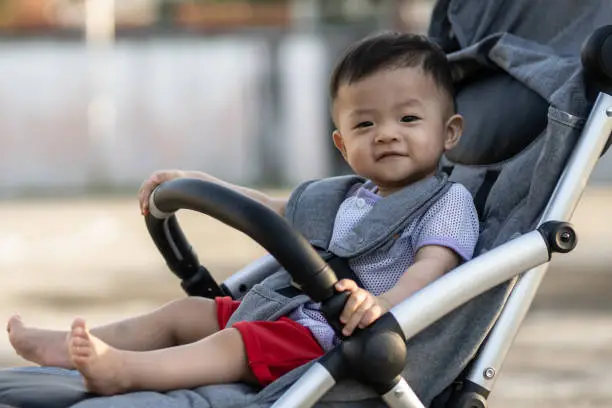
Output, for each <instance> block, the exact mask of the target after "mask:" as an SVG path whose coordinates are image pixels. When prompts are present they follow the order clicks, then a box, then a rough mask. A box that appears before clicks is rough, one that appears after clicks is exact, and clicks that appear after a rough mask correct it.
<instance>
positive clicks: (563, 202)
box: [467, 94, 612, 391]
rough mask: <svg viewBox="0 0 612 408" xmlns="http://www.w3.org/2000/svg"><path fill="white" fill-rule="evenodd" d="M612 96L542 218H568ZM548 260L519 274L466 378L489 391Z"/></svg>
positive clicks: (599, 146) (598, 147) (605, 131)
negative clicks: (519, 276) (521, 274)
mask: <svg viewBox="0 0 612 408" xmlns="http://www.w3.org/2000/svg"><path fill="white" fill-rule="evenodd" d="M610 109H612V96H610V95H606V94H600V95H599V97H598V98H597V101H596V102H595V105H594V106H593V110H592V111H591V115H590V116H589V119H588V120H587V123H586V124H585V128H584V131H583V133H582V136H581V138H580V140H579V141H578V144H577V146H576V148H575V149H574V151H573V153H572V155H571V157H570V159H569V161H568V164H567V166H566V168H565V170H564V172H563V174H562V175H561V177H560V179H559V183H558V184H557V188H556V189H555V191H554V193H553V195H552V197H551V199H550V201H549V205H548V206H547V208H546V209H545V210H544V213H543V214H542V219H541V222H542V223H544V222H546V221H569V220H570V219H571V217H572V214H573V213H574V210H575V209H576V206H577V205H578V202H579V200H580V198H581V196H582V193H583V192H584V189H585V187H586V185H587V182H588V179H589V176H590V175H591V173H592V172H593V169H594V168H595V165H596V163H597V160H598V159H599V157H600V155H601V152H602V150H603V148H604V146H605V144H606V141H607V140H608V137H610V134H611V133H612V117H611V116H612V115H610V114H609V113H608V112H609V111H610ZM548 267H549V264H545V265H541V266H539V267H537V268H534V269H532V270H530V271H528V272H527V273H525V275H523V276H522V277H521V279H520V280H519V281H518V283H517V284H516V286H515V287H514V290H513V291H512V294H511V295H510V297H509V299H508V301H507V302H506V305H505V306H504V310H503V312H502V314H501V316H500V317H499V319H498V320H497V322H496V323H495V326H494V327H493V330H492V331H491V333H490V335H489V337H488V339H487V342H486V344H485V345H484V346H483V348H482V350H481V351H480V354H479V356H478V358H477V360H476V361H475V362H474V365H473V367H472V369H471V371H470V373H469V374H468V376H467V379H468V380H469V381H471V382H473V383H476V384H478V385H480V386H481V387H483V388H485V389H487V390H488V391H491V390H492V389H493V386H494V385H495V381H496V380H497V377H498V375H497V374H498V373H499V371H500V369H501V366H502V364H503V362H504V359H505V358H506V355H507V354H508V351H509V350H510V347H511V346H512V343H513V342H514V339H515V338H516V335H517V334H518V331H519V329H520V327H521V325H522V323H523V320H524V319H525V316H526V315H527V312H528V311H529V307H530V306H531V303H532V301H533V299H534V297H535V295H536V292H537V290H538V288H539V286H540V283H541V282H542V279H543V278H544V275H545V274H546V272H547V271H548Z"/></svg>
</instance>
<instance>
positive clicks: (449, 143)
mask: <svg viewBox="0 0 612 408" xmlns="http://www.w3.org/2000/svg"><path fill="white" fill-rule="evenodd" d="M462 133H463V116H461V115H459V114H455V115H453V116H451V117H450V118H449V119H448V121H447V122H446V135H445V138H444V150H450V149H452V148H453V147H455V146H457V143H459V139H461V134H462Z"/></svg>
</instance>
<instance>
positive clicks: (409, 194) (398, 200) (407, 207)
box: [228, 175, 452, 325]
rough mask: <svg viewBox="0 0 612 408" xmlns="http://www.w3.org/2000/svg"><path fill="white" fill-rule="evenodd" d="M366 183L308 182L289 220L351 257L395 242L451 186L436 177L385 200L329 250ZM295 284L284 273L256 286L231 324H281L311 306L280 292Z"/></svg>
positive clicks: (293, 200) (318, 243) (347, 179)
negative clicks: (355, 191) (339, 216)
mask: <svg viewBox="0 0 612 408" xmlns="http://www.w3.org/2000/svg"><path fill="white" fill-rule="evenodd" d="M365 182H366V180H364V179H363V178H361V177H357V176H341V177H333V178H327V179H323V180H316V181H309V182H305V183H303V184H301V185H300V186H299V187H298V188H296V189H295V190H294V191H293V193H292V194H291V197H290V198H289V203H288V205H287V210H286V217H287V219H288V221H289V223H291V225H292V226H293V227H294V228H296V229H297V230H298V231H299V232H300V233H301V234H302V235H304V237H305V238H306V239H307V240H308V241H309V242H310V243H311V244H312V245H314V246H315V247H318V248H323V249H328V250H329V251H330V252H332V253H334V254H335V255H337V256H339V257H343V258H352V257H355V256H359V255H363V254H366V253H368V252H370V251H374V250H377V249H380V248H382V247H384V246H385V245H390V244H392V243H393V242H394V240H392V239H391V238H392V237H393V236H394V235H395V234H397V233H399V232H401V231H402V230H403V229H404V228H406V226H407V225H408V224H410V223H411V222H412V221H413V220H415V219H416V218H418V217H420V216H421V215H423V214H424V213H425V212H426V211H427V210H428V209H429V207H430V206H431V205H432V204H433V203H435V202H436V201H437V200H438V199H439V198H440V197H441V196H442V195H443V194H445V193H446V191H448V189H449V188H450V186H451V184H452V183H450V182H449V181H448V180H447V178H446V176H445V175H440V176H432V177H428V178H426V179H424V180H421V181H419V182H417V183H414V184H412V185H410V186H409V187H406V188H404V189H402V190H400V191H398V192H396V193H394V194H391V195H389V196H388V197H385V198H384V199H382V200H380V201H379V202H378V203H377V204H376V205H375V206H374V208H372V210H370V212H369V213H368V214H367V215H366V216H365V217H364V219H363V220H362V221H361V222H360V223H359V224H358V225H357V227H356V228H355V229H354V230H353V231H352V232H351V233H350V234H348V236H347V237H346V238H345V239H343V240H342V241H340V242H336V243H335V245H334V246H333V248H329V242H330V239H331V235H332V231H333V227H334V221H335V218H336V213H337V212H338V208H339V207H340V204H341V203H342V201H344V200H345V198H346V195H347V193H348V191H349V190H350V189H351V188H352V187H353V186H354V185H355V184H363V183H365ZM290 283H291V277H290V275H289V274H288V273H287V272H286V271H285V270H283V269H281V270H279V271H278V272H276V273H274V274H272V275H271V276H269V277H268V278H266V279H265V280H264V281H262V282H261V283H260V284H257V285H255V286H254V287H253V288H252V289H251V290H250V291H249V293H247V295H246V296H245V297H244V299H243V300H242V304H241V305H240V307H239V308H238V310H236V312H235V313H234V314H233V315H232V317H231V319H230V321H229V323H228V325H231V324H233V323H235V322H240V321H254V320H276V319H278V318H279V317H281V316H284V315H286V314H288V313H289V312H291V311H292V310H293V309H295V308H296V307H297V306H299V305H301V304H303V303H305V302H307V301H308V300H309V299H308V297H307V296H305V295H300V296H297V297H294V298H288V297H285V296H283V295H280V294H278V293H276V291H277V290H278V289H281V288H284V287H287V286H289V285H290Z"/></svg>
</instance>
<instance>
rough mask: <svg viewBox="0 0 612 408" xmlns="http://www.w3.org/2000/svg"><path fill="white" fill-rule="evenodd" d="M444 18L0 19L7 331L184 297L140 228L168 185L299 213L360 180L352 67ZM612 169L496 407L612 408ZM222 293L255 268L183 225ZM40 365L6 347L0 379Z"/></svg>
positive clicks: (297, 7)
mask: <svg viewBox="0 0 612 408" xmlns="http://www.w3.org/2000/svg"><path fill="white" fill-rule="evenodd" d="M432 6H433V1H430V0H394V1H392V0H251V1H247V0H217V1H214V0H198V1H186V0H120V1H119V0H118V1H113V0H0V219H1V220H2V223H1V225H2V226H3V228H2V229H0V271H1V273H0V287H2V288H3V290H2V293H3V296H2V297H0V319H8V317H9V316H10V315H11V314H12V313H15V312H18V313H20V314H21V315H22V317H23V318H24V320H25V321H26V323H29V324H32V325H38V326H42V327H48V328H63V327H66V328H67V327H68V326H69V324H70V322H71V320H72V318H73V317H74V316H75V315H80V316H84V317H86V318H88V320H89V321H90V322H91V323H92V324H99V323H103V322H107V321H108V320H110V319H118V318H121V317H125V316H128V315H132V314H134V313H140V312H144V311H147V310H150V309H151V308H152V307H156V306H159V305H161V304H163V303H164V302H166V301H169V300H171V299H174V298H176V297H179V296H182V292H181V290H180V288H179V285H178V281H177V280H176V278H174V277H173V276H172V275H171V274H170V273H169V272H168V271H167V270H166V268H165V266H164V264H163V260H162V259H161V256H160V255H159V254H158V253H157V251H156V249H155V247H154V245H153V243H152V242H151V240H150V239H149V236H148V234H147V231H146V229H145V227H144V223H143V221H142V218H141V216H140V213H139V210H138V206H137V200H136V190H137V188H138V186H139V185H140V183H141V182H142V180H143V179H145V178H146V177H147V176H148V175H150V173H151V172H153V171H154V170H157V169H162V168H185V169H198V170H203V171H206V172H210V173H212V174H214V175H216V176H218V177H221V178H223V179H226V180H228V181H231V182H235V183H240V184H244V185H250V186H255V187H260V188H265V189H269V190H271V191H272V192H273V193H277V194H286V192H287V191H288V190H287V189H288V188H289V187H290V186H292V185H295V184H296V183H297V182H300V181H303V180H305V179H307V178H313V177H323V176H328V175H333V174H338V173H342V172H344V171H346V167H345V166H344V165H343V163H342V162H341V159H340V157H338V155H337V154H336V153H335V152H334V149H333V146H332V144H331V143H330V142H329V138H328V137H327V135H329V133H330V132H331V130H332V129H331V122H330V119H329V115H328V100H327V81H328V75H329V72H330V70H331V68H332V66H333V64H334V62H335V59H336V57H337V55H338V54H339V52H340V51H341V50H342V49H343V48H344V47H346V46H347V45H348V44H349V43H351V42H353V41H355V40H357V39H359V38H361V37H363V36H364V35H367V34H369V33H371V32H373V31H376V30H381V29H389V28H393V29H399V30H406V31H411V32H419V33H424V32H425V31H426V28H427V25H428V22H429V16H430V12H431V9H432ZM611 169H612V154H608V155H607V156H605V157H604V158H603V159H602V160H601V161H600V164H599V165H598V167H597V169H596V171H595V174H594V175H593V178H592V180H591V182H590V184H589V188H588V189H587V191H586V192H585V195H584V199H583V201H582V203H581V205H580V207H579V208H578V210H577V212H576V214H575V216H574V222H575V224H576V226H577V230H578V233H579V237H580V239H581V240H580V244H579V246H578V248H577V250H576V251H574V252H573V253H572V254H570V255H568V256H565V257H563V258H561V259H555V260H553V267H552V269H551V271H550V272H549V274H548V276H547V278H546V279H545V282H544V284H543V286H542V288H541V291H540V292H539V295H538V297H537V299H536V302H535V303H534V305H533V308H532V310H531V312H530V314H529V316H528V318H527V321H526V322H525V325H524V328H523V330H522V331H521V333H520V335H519V337H518V339H517V341H516V344H515V347H514V348H513V350H512V351H511V353H510V355H509V357H508V359H507V362H506V364H505V366H504V369H503V371H502V374H501V378H500V380H499V382H498V384H497V386H496V388H495V390H494V392H493V396H492V399H491V403H492V406H493V407H516V406H521V407H522V406H525V407H587V406H588V407H609V406H612V389H611V388H610V387H609V384H610V382H611V381H612V301H610V292H611V290H612V276H611V275H612V271H610V266H609V265H610V264H611V263H612V251H610V250H609V246H610V244H609V243H610V242H611V241H612V231H611V229H612V228H611V227H612V222H611V221H610V220H611V218H610V216H609V208H610V206H611V205H612V171H611ZM179 217H180V219H181V222H182V226H183V228H184V229H185V231H186V233H187V235H188V237H189V239H190V240H191V242H192V243H193V245H194V247H195V248H196V249H197V251H198V253H199V254H200V260H201V261H202V263H204V264H205V265H207V266H208V267H209V269H210V270H211V271H212V272H213V273H214V274H215V275H216V276H217V278H218V279H219V280H222V279H223V278H224V277H225V276H227V275H229V274H231V273H232V272H234V271H236V270H237V269H239V268H240V267H242V266H243V265H245V264H247V263H248V262H250V261H252V260H253V259H255V258H257V257H259V256H261V255H262V254H263V253H264V251H263V249H262V248H260V247H259V246H258V245H257V244H255V243H253V242H251V241H250V240H249V239H248V238H246V237H244V236H242V235H241V234H240V233H237V232H235V231H233V230H231V229H229V228H227V227H225V226H223V225H221V224H219V223H218V222H216V221H212V220H210V219H207V218H206V217H203V216H198V215H195V214H189V213H186V214H183V213H181V214H180V215H179ZM23 364H26V363H25V362H24V361H22V360H20V359H19V358H18V357H17V356H15V355H14V353H13V352H12V350H11V348H10V345H9V343H8V340H7V339H6V338H4V337H2V338H0V366H4V367H8V366H14V365H23Z"/></svg>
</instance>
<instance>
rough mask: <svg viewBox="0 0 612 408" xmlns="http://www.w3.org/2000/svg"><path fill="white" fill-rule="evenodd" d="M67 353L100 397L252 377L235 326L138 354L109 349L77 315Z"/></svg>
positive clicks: (234, 380)
mask: <svg viewBox="0 0 612 408" xmlns="http://www.w3.org/2000/svg"><path fill="white" fill-rule="evenodd" d="M69 351H70V357H71V359H72V362H73V363H74V365H75V366H76V368H77V369H78V370H79V371H80V372H81V374H82V375H83V377H84V379H85V384H86V386H87V389H88V390H89V391H91V392H94V393H98V394H102V395H114V394H120V393H124V392H128V391H136V390H151V391H168V390H173V389H179V388H194V387H197V386H201V385H208V384H222V383H231V382H237V381H246V382H254V381H255V378H254V376H253V374H252V372H251V369H250V368H249V366H248V362H247V358H246V352H245V348H244V343H243V341H242V337H241V335H240V333H239V332H238V331H237V330H236V329H224V330H221V331H219V332H217V333H216V334H213V335H212V336H209V337H206V338H204V339H202V340H199V341H197V342H195V343H191V344H186V345H182V346H177V347H171V348H167V349H163V350H155V351H147V352H138V351H125V350H118V349H116V348H113V347H111V346H110V345H108V344H106V343H105V342H103V341H102V340H100V339H98V338H97V337H95V336H94V335H92V334H91V333H89V332H88V331H87V329H86V327H85V322H84V321H83V320H80V319H77V320H75V321H74V323H73V325H72V331H71V334H70V340H69Z"/></svg>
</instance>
